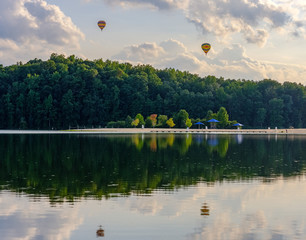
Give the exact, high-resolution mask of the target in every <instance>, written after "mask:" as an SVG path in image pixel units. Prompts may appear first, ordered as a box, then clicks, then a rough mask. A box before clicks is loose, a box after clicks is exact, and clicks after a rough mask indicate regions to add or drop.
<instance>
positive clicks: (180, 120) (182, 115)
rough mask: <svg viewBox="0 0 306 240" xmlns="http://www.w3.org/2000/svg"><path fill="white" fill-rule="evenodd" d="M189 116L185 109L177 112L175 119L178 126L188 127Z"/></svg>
mask: <svg viewBox="0 0 306 240" xmlns="http://www.w3.org/2000/svg"><path fill="white" fill-rule="evenodd" d="M188 118H189V114H188V112H187V111H186V110H185V109H181V110H180V111H179V112H178V113H177V114H175V116H174V119H173V120H174V122H175V123H176V126H177V127H180V128H184V127H186V121H187V119H188Z"/></svg>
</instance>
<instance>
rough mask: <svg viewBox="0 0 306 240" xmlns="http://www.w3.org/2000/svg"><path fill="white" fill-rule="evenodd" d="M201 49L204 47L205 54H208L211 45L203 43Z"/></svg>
mask: <svg viewBox="0 0 306 240" xmlns="http://www.w3.org/2000/svg"><path fill="white" fill-rule="evenodd" d="M201 47H202V49H203V51H204V52H205V54H207V53H208V51H209V49H210V44H209V43H203V44H202V46H201Z"/></svg>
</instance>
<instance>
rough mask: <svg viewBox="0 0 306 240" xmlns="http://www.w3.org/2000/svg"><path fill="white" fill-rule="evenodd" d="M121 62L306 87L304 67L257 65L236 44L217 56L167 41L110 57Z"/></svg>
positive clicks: (130, 47) (274, 64)
mask: <svg viewBox="0 0 306 240" xmlns="http://www.w3.org/2000/svg"><path fill="white" fill-rule="evenodd" d="M113 58H114V59H116V60H118V61H121V62H126V61H127V62H131V63H132V64H150V65H152V66H153V67H156V68H159V69H164V68H175V69H179V70H181V71H189V72H191V73H195V74H199V75H200V76H202V77H204V76H207V75H215V76H217V77H224V78H225V79H227V78H230V79H249V80H257V81H259V80H263V79H266V78H268V79H274V80H277V81H279V82H285V81H292V80H293V81H295V82H300V83H306V79H303V78H301V76H305V72H306V67H304V66H299V65H288V64H280V63H272V62H261V61H258V60H255V59H252V58H250V57H248V56H247V53H246V50H245V48H244V47H243V46H241V45H239V44H233V45H232V46H231V47H225V48H224V49H223V50H222V51H220V52H219V53H217V52H214V51H213V50H212V52H209V53H208V55H207V56H205V55H204V53H201V54H199V53H198V52H196V53H195V52H192V51H189V50H188V49H187V47H186V46H184V44H183V43H181V42H179V41H178V40H174V39H170V40H167V41H163V42H161V43H159V44H158V43H145V44H140V45H133V46H129V47H126V48H125V49H124V50H123V51H121V52H120V53H119V54H117V55H115V56H114V57H113Z"/></svg>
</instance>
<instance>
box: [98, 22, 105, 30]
mask: <svg viewBox="0 0 306 240" xmlns="http://www.w3.org/2000/svg"><path fill="white" fill-rule="evenodd" d="M105 26H106V22H105V21H103V20H101V21H99V22H98V27H99V28H100V29H101V31H102V30H103V28H105Z"/></svg>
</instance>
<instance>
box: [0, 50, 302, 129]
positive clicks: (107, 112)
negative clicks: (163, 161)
mask: <svg viewBox="0 0 306 240" xmlns="http://www.w3.org/2000/svg"><path fill="white" fill-rule="evenodd" d="M288 80H290V82H289V81H288V82H284V83H279V82H277V81H275V80H271V79H263V80H262V81H252V80H244V79H236V80H235V79H224V78H222V77H219V78H217V77H215V76H210V75H208V76H206V77H200V76H198V75H197V74H191V73H189V72H186V71H180V70H176V69H172V68H167V69H155V68H153V67H152V66H150V65H135V66H133V65H132V64H129V63H119V62H116V61H110V60H106V61H103V60H102V59H97V60H93V61H90V60H83V59H80V58H77V57H75V56H74V55H72V56H69V57H65V56H64V55H60V54H55V53H53V54H51V56H50V58H49V59H48V60H45V61H43V60H41V59H33V60H30V61H28V62H27V63H21V62H18V63H17V64H15V65H11V66H3V65H0V83H1V84H0V106H1V107H0V129H69V128H71V129H72V128H78V127H81V126H82V127H85V128H99V127H101V128H104V127H135V128H137V127H138V128H139V127H140V128H141V127H142V125H144V126H146V127H150V125H151V124H152V127H167V128H171V127H175V128H186V127H188V126H190V128H197V127H198V126H195V123H197V122H203V124H205V125H204V126H203V127H205V126H208V127H210V125H209V124H207V121H208V120H209V119H210V118H215V119H217V120H218V121H220V123H218V124H217V126H216V127H217V128H225V129H230V128H233V124H234V123H237V122H239V123H242V124H243V125H244V128H252V129H259V128H261V129H267V128H268V127H270V128H271V129H274V128H275V127H277V128H279V129H280V128H284V129H292V128H306V88H305V86H304V85H302V84H297V83H295V82H291V81H295V80H296V81H298V80H299V79H288ZM140 116H143V122H142V119H141V117H140ZM186 116H187V117H186ZM137 119H138V120H137ZM155 120H156V122H154V121H155ZM137 121H139V122H138V123H137ZM167 121H168V123H167ZM171 121H172V122H171ZM126 124H128V125H126ZM154 124H156V126H154ZM173 124H174V125H173ZM190 124H191V125H190Z"/></svg>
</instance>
